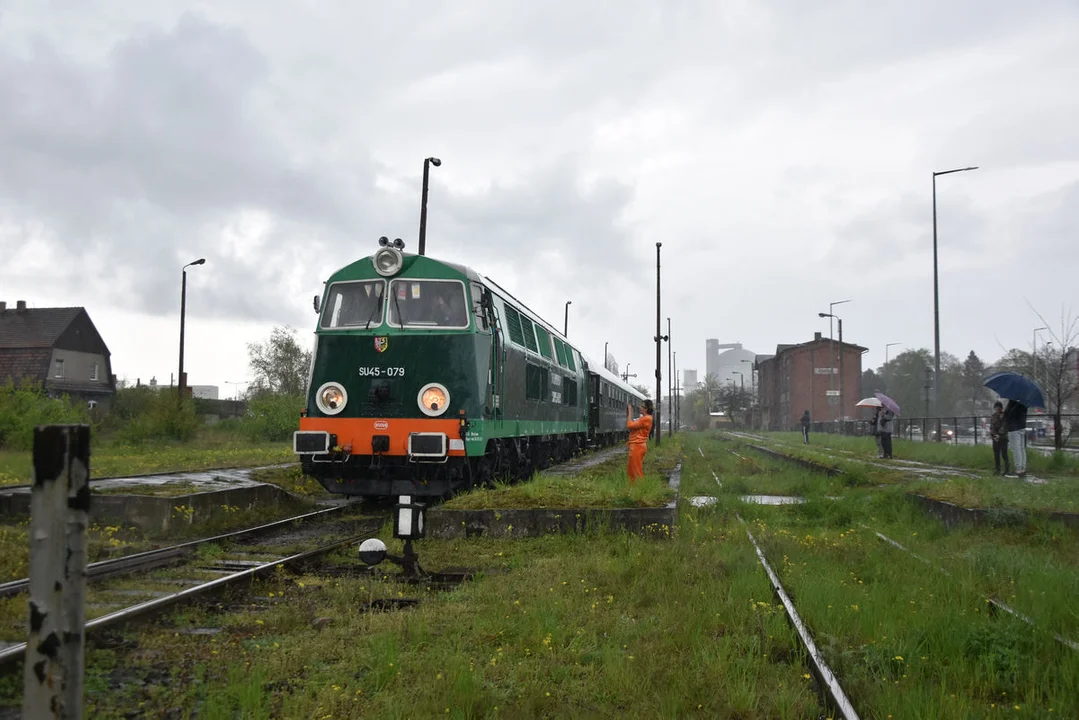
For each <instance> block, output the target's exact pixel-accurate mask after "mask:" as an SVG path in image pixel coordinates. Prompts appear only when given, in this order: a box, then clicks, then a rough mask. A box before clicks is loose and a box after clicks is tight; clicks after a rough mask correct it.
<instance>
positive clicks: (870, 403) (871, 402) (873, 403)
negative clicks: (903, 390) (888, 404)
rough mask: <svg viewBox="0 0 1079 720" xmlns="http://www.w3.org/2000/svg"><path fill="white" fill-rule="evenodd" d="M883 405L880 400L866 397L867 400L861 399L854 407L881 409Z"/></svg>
mask: <svg viewBox="0 0 1079 720" xmlns="http://www.w3.org/2000/svg"><path fill="white" fill-rule="evenodd" d="M883 405H884V403H882V402H881V401H880V400H878V399H876V398H875V397H867V398H862V399H861V400H859V401H858V402H857V403H855V405H854V407H881V406H883Z"/></svg>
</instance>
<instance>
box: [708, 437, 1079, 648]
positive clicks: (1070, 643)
mask: <svg viewBox="0 0 1079 720" xmlns="http://www.w3.org/2000/svg"><path fill="white" fill-rule="evenodd" d="M746 437H752V436H748V435H747V436H746ZM746 446H747V447H749V448H751V449H753V450H755V451H757V452H760V453H762V454H764V455H767V456H769V457H774V458H777V459H780V460H786V461H789V462H791V463H793V464H796V465H799V466H801V467H808V468H809V469H810V470H811V471H816V472H824V473H827V474H831V473H830V472H829V471H833V470H834V468H829V467H827V466H818V465H817V464H816V463H811V462H809V461H805V460H803V459H802V458H798V457H794V456H791V455H787V454H785V453H783V452H781V451H778V450H774V449H771V448H764V447H758V446H756V445H753V444H750V443H748V442H747V443H746ZM698 450H700V448H699V447H698ZM728 452H731V453H732V454H734V455H735V456H737V457H739V458H742V457H743V456H742V455H740V454H739V453H737V452H735V451H734V450H730V449H728ZM701 456H702V457H703V456H704V452H703V451H702V452H701ZM712 474H713V475H715V472H714V471H713V473H712ZM716 482H719V480H718V478H717V480H716ZM738 519H739V520H742V518H741V517H740V516H739V517H738ZM743 524H744V521H743ZM860 525H861V527H862V528H864V529H865V530H868V531H869V532H872V533H873V534H874V535H875V536H876V537H877V538H878V539H879V540H880V541H881V542H884V543H886V544H888V545H890V546H891V547H894V548H895V549H897V550H900V551H902V552H904V553H906V554H907V555H909V556H911V557H913V558H914V559H916V560H918V561H919V562H921V563H922V564H924V565H926V566H927V567H931V568H933V569H934V570H936V571H937V572H940V573H942V574H943V575H945V576H947V577H952V573H950V572H948V570H946V569H945V568H943V567H941V566H940V565H938V564H936V563H934V562H933V561H932V560H930V559H928V558H926V557H923V556H921V555H919V554H918V553H916V552H914V551H913V550H911V549H910V548H908V547H906V546H905V545H903V544H901V543H899V542H898V541H896V540H894V539H892V538H890V537H888V536H887V535H885V534H883V533H881V532H879V531H877V530H876V529H875V528H872V527H870V526H869V525H867V524H865V523H860ZM746 532H747V533H748V532H749V529H748V528H746ZM750 538H751V539H752V535H750ZM754 546H756V542H755V541H754ZM758 554H760V549H759V548H758ZM761 560H762V562H764V558H763V555H762V554H761ZM769 575H770V577H771V575H772V573H769ZM775 582H778V579H776V580H775ZM777 592H778V586H777ZM983 597H984V599H985V602H986V603H987V604H988V605H989V606H990V608H991V609H992V610H993V611H999V612H1003V613H1006V614H1007V615H1010V616H1011V617H1013V618H1015V619H1017V620H1019V621H1021V622H1023V623H1025V624H1027V625H1028V626H1030V628H1031V629H1032V630H1035V631H1038V632H1048V633H1049V634H1050V635H1051V636H1052V637H1053V639H1054V640H1056V641H1057V642H1058V643H1060V644H1061V645H1063V646H1065V647H1067V648H1070V649H1072V650H1075V651H1077V652H1079V642H1076V641H1075V640H1071V639H1069V638H1067V637H1064V636H1063V635H1061V634H1060V633H1058V632H1055V631H1053V630H1045V629H1044V628H1041V627H1039V626H1038V625H1037V624H1036V623H1035V622H1034V620H1033V619H1031V618H1030V617H1029V616H1027V615H1025V614H1023V613H1022V612H1019V611H1018V610H1016V609H1014V608H1012V607H1011V606H1010V605H1008V604H1007V603H1005V602H1004V601H1003V600H1000V599H999V598H996V597H993V596H991V595H983ZM792 622H793V618H792Z"/></svg>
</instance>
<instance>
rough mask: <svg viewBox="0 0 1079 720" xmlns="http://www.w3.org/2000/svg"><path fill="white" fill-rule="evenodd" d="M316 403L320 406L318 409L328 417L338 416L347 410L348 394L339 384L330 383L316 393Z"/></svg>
mask: <svg viewBox="0 0 1079 720" xmlns="http://www.w3.org/2000/svg"><path fill="white" fill-rule="evenodd" d="M315 402H316V403H317V404H318V409H319V410H321V411H322V412H323V413H325V414H326V415H336V414H337V413H339V412H341V411H342V410H344V409H345V404H346V403H347V402H348V393H346V392H345V389H344V388H343V387H341V385H340V384H339V383H335V382H328V383H326V384H324V385H323V386H322V387H320V388H319V389H318V392H317V393H315Z"/></svg>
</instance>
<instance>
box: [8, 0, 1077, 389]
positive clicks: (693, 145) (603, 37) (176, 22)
mask: <svg viewBox="0 0 1079 720" xmlns="http://www.w3.org/2000/svg"><path fill="white" fill-rule="evenodd" d="M301 6H302V7H303V8H304V9H301ZM1076 88H1079V6H1077V4H1076V3H1075V2H1074V0H1059V1H1052V0H1048V1H1044V2H1040V1H1038V0H1031V2H1026V3H1017V2H1002V1H1001V0H977V1H975V0H969V1H967V0H954V1H950V2H944V3H941V2H939V1H935V2H931V1H930V0H908V1H907V2H902V3H900V2H891V3H887V4H885V3H855V2H849V1H848V2H839V1H838V0H820V1H818V2H812V3H806V2H798V1H796V0H788V1H787V2H765V1H756V2H748V1H735V2H724V3H717V2H705V1H703V0H702V1H700V2H695V1H693V0H672V1H671V2H665V3H658V2H638V1H630V0H609V1H607V2H600V1H596V2H563V1H561V0H550V1H549V2H544V3H524V2H512V3H511V2H505V1H504V0H455V1H453V2H436V1H435V0H424V1H423V2H419V1H415V2H396V3H373V2H357V3H330V2H309V3H304V4H301V3H296V2H281V1H279V0H248V1H247V2H214V3H208V2H207V3H203V2H174V1H172V0H140V1H139V2H130V0H127V1H121V0H116V1H114V2H107V1H104V0H0V299H2V300H6V301H7V302H8V303H9V305H13V304H14V302H15V301H16V300H19V299H22V300H26V301H28V303H29V304H30V305H31V306H34V307H50V306H62V305H81V306H85V307H86V308H87V310H88V311H89V312H90V316H91V317H92V319H93V320H94V322H95V323H96V325H97V327H98V328H99V330H100V331H101V332H102V334H103V336H104V337H105V340H106V342H107V343H108V345H109V348H110V350H111V351H112V358H113V369H114V372H115V373H117V375H118V376H119V377H121V378H127V379H129V380H131V381H132V382H133V381H134V380H135V378H137V377H138V378H141V379H142V380H143V382H146V381H148V380H149V378H150V377H151V376H156V377H157V379H158V381H159V382H165V383H167V382H168V380H169V375H170V373H175V371H176V367H177V349H178V330H179V309H180V297H179V296H180V268H181V267H182V266H183V265H184V264H185V263H187V262H190V261H191V260H194V259H196V258H198V257H206V259H207V262H206V264H205V265H204V266H202V267H195V268H192V269H191V270H190V271H189V273H188V303H187V332H186V355H185V366H186V370H187V371H188V376H189V382H191V383H192V384H216V385H219V386H221V393H222V396H225V395H230V394H231V393H232V392H233V387H234V386H229V385H226V384H225V383H226V381H234V382H235V381H242V380H246V379H249V378H250V372H249V370H248V366H247V348H246V343H248V342H250V341H255V340H263V339H265V338H267V337H268V336H269V334H270V330H271V329H272V327H273V326H274V325H286V324H287V325H291V326H293V327H296V328H297V329H298V331H299V334H300V336H301V338H302V342H303V344H304V345H305V346H309V345H310V343H311V333H312V331H313V328H314V322H315V315H314V312H313V310H312V308H311V298H312V296H314V295H315V294H320V293H321V292H322V283H323V281H324V280H325V278H326V277H327V276H328V275H329V274H330V273H331V272H332V271H334V270H335V269H337V268H338V267H341V266H343V265H346V264H348V263H350V262H352V261H353V260H355V259H356V258H359V257H362V256H365V255H368V254H370V253H371V252H372V251H373V250H374V249H375V248H376V247H377V238H378V237H379V236H380V235H388V236H390V237H391V238H392V237H401V238H403V239H404V240H405V241H406V243H407V244H408V245H407V248H406V251H410V252H415V251H416V250H417V240H416V237H417V232H418V226H419V198H420V185H421V175H422V166H423V158H424V157H426V156H429V155H434V156H437V157H439V158H441V159H442V161H443V164H442V166H441V167H439V168H433V169H432V174H431V189H430V198H429V211H428V237H427V240H428V243H427V247H428V254H429V255H431V256H434V257H436V258H443V259H446V260H451V261H454V262H460V263H465V264H468V265H471V266H473V267H475V268H476V269H477V270H478V271H480V272H481V273H484V274H487V275H490V276H491V277H493V278H494V279H495V280H496V281H497V282H499V283H500V284H501V285H503V286H504V287H506V288H507V289H509V290H510V291H511V292H512V293H514V294H515V295H516V296H517V297H519V298H520V299H522V300H523V301H524V302H525V303H527V304H528V305H529V306H530V307H532V308H533V309H534V310H536V311H537V312H539V313H541V314H542V315H543V316H544V317H546V318H547V319H548V320H549V321H550V322H551V323H552V324H554V325H556V326H558V327H560V326H561V325H562V320H563V307H564V305H563V304H564V302H565V301H566V300H572V301H573V304H572V306H571V307H570V318H569V336H570V339H571V340H573V341H575V342H576V343H577V344H578V346H579V347H580V348H581V349H582V350H583V351H584V352H585V353H586V354H589V355H591V356H593V357H594V358H596V359H597V360H599V361H602V355H603V344H604V341H609V342H610V348H611V352H612V354H613V355H614V356H615V357H616V358H617V359H618V361H619V363H621V364H622V365H623V366H624V365H625V363H627V362H629V363H631V365H632V367H631V372H634V371H635V372H638V375H639V376H638V380H647V381H648V382H649V383H651V384H652V385H654V383H655V380H654V378H653V377H652V371H651V370H646V368H651V367H653V366H654V362H655V345H654V342H653V340H652V338H653V335H654V334H655V312H656V310H655V289H656V286H655V282H656V278H655V261H656V257H655V255H656V251H655V243H656V242H657V241H662V242H663V249H662V251H663V258H662V259H663V281H662V282H663V309H662V314H663V318H664V320H663V328H664V329H663V332H666V317H668V316H670V317H671V321H672V325H673V336H674V344H673V348H674V350H675V351H676V352H677V353H678V364H679V366H680V367H682V368H697V369H698V370H699V371H700V373H701V375H702V376H703V372H704V349H705V348H704V343H705V339H706V338H710V337H715V338H718V339H719V340H720V342H742V343H743V344H744V345H745V346H746V347H747V348H749V349H750V350H753V351H756V352H758V353H772V352H774V351H775V346H776V344H777V343H796V342H804V341H806V340H809V339H811V338H812V336H813V332H814V331H823V332H824V334H825V335H827V333H828V323H827V320H823V321H822V320H820V319H819V318H818V317H817V313H818V312H822V311H824V312H827V310H828V304H829V303H830V302H833V301H838V300H846V299H848V298H849V299H852V300H853V302H851V303H848V304H846V305H841V306H839V307H837V308H836V313H837V314H839V315H841V316H842V317H843V320H844V336H845V339H846V340H848V341H850V342H857V343H859V344H861V345H863V346H866V347H868V348H870V350H869V352H868V353H867V356H866V358H865V361H866V362H865V365H866V366H872V367H876V366H878V365H880V364H881V363H882V362H883V360H884V346H885V343H892V342H895V343H899V346H898V347H893V348H891V350H890V352H891V354H892V356H894V355H895V354H896V353H897V352H901V351H902V350H903V349H906V348H912V347H914V348H916V347H927V348H930V349H932V347H933V284H932V283H933V264H932V262H933V261H932V180H931V178H932V175H931V173H932V172H933V171H934V170H937V171H940V170H948V169H952V168H957V167H966V166H970V165H977V166H979V167H980V169H979V170H976V171H973V172H965V173H957V174H953V175H948V176H945V177H941V178H938V182H937V204H938V234H939V242H940V278H941V279H940V302H941V343H942V348H943V349H944V350H945V351H948V352H951V353H953V354H955V355H959V356H965V355H966V354H967V352H969V351H970V350H972V349H973V350H975V351H976V352H978V353H979V354H980V355H981V356H982V357H983V359H985V360H986V361H992V360H994V359H996V358H997V357H999V356H1000V355H1001V354H1002V353H1003V351H1004V349H1007V348H1012V347H1022V348H1028V349H1029V347H1030V343H1031V335H1032V331H1033V329H1034V328H1035V327H1038V326H1039V325H1042V324H1043V323H1041V322H1039V321H1038V318H1037V316H1036V314H1035V313H1034V311H1033V310H1032V306H1033V308H1036V309H1037V310H1038V311H1040V312H1041V313H1042V314H1043V315H1045V316H1046V317H1047V318H1048V319H1049V320H1050V321H1051V323H1052V324H1053V325H1054V329H1056V330H1057V332H1059V325H1060V315H1061V312H1062V310H1063V311H1064V312H1072V313H1079V292H1077V290H1076V288H1077V287H1079V132H1077V130H1076V128H1079V92H1077V91H1076ZM1040 337H1041V339H1042V340H1045V339H1048V337H1047V336H1046V334H1044V333H1042V335H1041V336H1040ZM666 372H667V371H666V348H664V376H665V377H666ZM665 386H666V380H664V387H665Z"/></svg>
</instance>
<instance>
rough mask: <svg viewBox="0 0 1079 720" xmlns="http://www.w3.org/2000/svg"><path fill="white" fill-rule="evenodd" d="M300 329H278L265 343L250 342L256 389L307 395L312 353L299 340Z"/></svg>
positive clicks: (252, 370) (249, 353)
mask: <svg viewBox="0 0 1079 720" xmlns="http://www.w3.org/2000/svg"><path fill="white" fill-rule="evenodd" d="M295 334H296V330H295V329H294V328H291V327H288V326H285V327H283V328H280V327H274V329H273V332H272V333H271V334H270V339H269V340H268V341H266V342H265V343H257V342H256V343H248V345H247V352H248V358H249V363H250V365H251V372H252V373H253V374H254V378H255V379H254V382H253V386H254V387H255V388H256V389H263V390H264V391H265V392H269V393H272V394H275V395H306V394H307V377H308V373H309V371H310V368H311V352H310V351H309V350H304V349H303V348H301V347H300V344H299V343H298V342H297V341H296V337H295Z"/></svg>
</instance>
